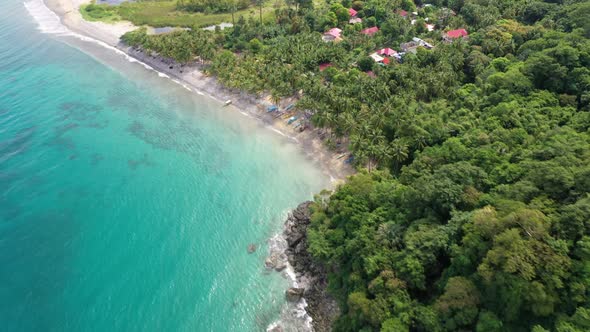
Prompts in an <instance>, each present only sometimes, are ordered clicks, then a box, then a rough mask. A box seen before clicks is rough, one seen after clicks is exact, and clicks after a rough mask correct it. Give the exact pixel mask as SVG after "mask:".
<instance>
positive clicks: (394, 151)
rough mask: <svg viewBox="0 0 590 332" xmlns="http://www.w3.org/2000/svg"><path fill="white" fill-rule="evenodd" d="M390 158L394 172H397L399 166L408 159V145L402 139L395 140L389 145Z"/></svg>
mask: <svg viewBox="0 0 590 332" xmlns="http://www.w3.org/2000/svg"><path fill="white" fill-rule="evenodd" d="M390 151H391V158H392V159H393V162H394V165H395V171H396V172H397V171H399V169H400V168H401V164H402V163H403V162H404V161H406V159H408V156H409V149H408V145H407V144H406V143H405V142H404V141H403V140H402V139H399V138H398V139H395V140H394V141H393V142H391V144H390Z"/></svg>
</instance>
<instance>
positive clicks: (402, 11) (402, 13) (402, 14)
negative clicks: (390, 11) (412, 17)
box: [397, 9, 408, 17]
mask: <svg viewBox="0 0 590 332" xmlns="http://www.w3.org/2000/svg"><path fill="white" fill-rule="evenodd" d="M397 13H398V14H399V16H401V17H408V12H407V11H405V10H403V9H399V10H398V11H397Z"/></svg>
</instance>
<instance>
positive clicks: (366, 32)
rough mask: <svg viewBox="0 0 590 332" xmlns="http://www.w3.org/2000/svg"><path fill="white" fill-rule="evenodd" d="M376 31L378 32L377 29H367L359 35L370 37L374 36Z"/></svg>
mask: <svg viewBox="0 0 590 332" xmlns="http://www.w3.org/2000/svg"><path fill="white" fill-rule="evenodd" d="M377 31H379V28H378V27H372V28H367V29H365V30H362V31H361V33H362V34H363V35H367V36H372V35H374V34H376V33H377Z"/></svg>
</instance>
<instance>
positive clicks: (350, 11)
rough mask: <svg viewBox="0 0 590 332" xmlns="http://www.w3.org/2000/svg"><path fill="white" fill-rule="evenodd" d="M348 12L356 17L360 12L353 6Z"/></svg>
mask: <svg viewBox="0 0 590 332" xmlns="http://www.w3.org/2000/svg"><path fill="white" fill-rule="evenodd" d="M348 13H349V14H350V17H355V16H356V14H357V13H358V12H357V11H356V10H354V9H353V8H349V9H348Z"/></svg>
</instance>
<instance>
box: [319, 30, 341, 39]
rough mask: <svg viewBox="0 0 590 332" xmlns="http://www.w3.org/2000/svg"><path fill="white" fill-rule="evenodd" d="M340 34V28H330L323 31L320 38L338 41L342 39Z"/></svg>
mask: <svg viewBox="0 0 590 332" xmlns="http://www.w3.org/2000/svg"><path fill="white" fill-rule="evenodd" d="M341 34H342V30H341V29H338V28H332V29H330V30H328V31H326V32H324V35H323V36H322V40H323V41H325V42H334V41H340V40H342V38H341V37H340V35H341Z"/></svg>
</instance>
